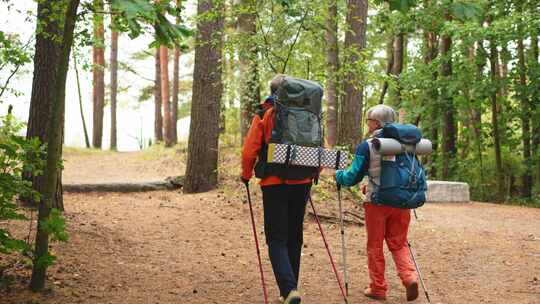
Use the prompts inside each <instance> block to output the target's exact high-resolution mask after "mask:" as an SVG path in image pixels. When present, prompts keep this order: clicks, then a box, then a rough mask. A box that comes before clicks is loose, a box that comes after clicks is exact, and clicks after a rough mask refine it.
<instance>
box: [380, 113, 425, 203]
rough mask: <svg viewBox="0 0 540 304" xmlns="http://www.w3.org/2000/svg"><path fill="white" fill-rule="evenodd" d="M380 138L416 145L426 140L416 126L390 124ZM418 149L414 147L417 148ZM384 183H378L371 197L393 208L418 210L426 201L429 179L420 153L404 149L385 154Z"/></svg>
mask: <svg viewBox="0 0 540 304" xmlns="http://www.w3.org/2000/svg"><path fill="white" fill-rule="evenodd" d="M378 137H382V138H392V139H395V140H397V141H399V142H400V143H401V144H404V145H413V146H415V145H416V144H417V143H418V142H420V139H422V133H421V131H420V130H419V129H418V128H417V127H416V126H414V125H410V124H398V123H391V124H386V125H385V126H384V127H383V129H382V133H381V135H379V136H378ZM413 151H414V149H413ZM380 178H381V179H380V184H379V185H377V184H376V183H375V182H374V181H373V180H372V181H371V182H372V183H373V184H374V185H375V191H374V192H373V194H372V197H371V200H372V202H374V203H377V204H382V205H387V206H391V207H397V208H404V209H415V208H418V207H421V206H422V205H424V203H425V201H426V191H427V181H426V180H427V178H426V172H425V170H424V167H423V166H422V164H421V163H420V161H419V160H418V157H417V156H416V153H414V152H403V153H400V154H397V155H395V156H390V157H388V156H383V155H381V177H380Z"/></svg>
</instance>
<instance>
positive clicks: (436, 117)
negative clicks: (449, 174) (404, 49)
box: [424, 32, 440, 179]
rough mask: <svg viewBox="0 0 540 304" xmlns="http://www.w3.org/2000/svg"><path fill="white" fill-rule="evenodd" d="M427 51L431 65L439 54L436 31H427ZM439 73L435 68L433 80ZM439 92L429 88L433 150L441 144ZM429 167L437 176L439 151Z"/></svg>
mask: <svg viewBox="0 0 540 304" xmlns="http://www.w3.org/2000/svg"><path fill="white" fill-rule="evenodd" d="M424 39H425V44H426V52H425V54H424V63H425V64H426V65H431V64H432V62H433V60H435V58H436V57H437V55H438V54H439V38H438V37H437V34H436V33H434V32H426V34H425V36H424ZM437 77H438V73H437V71H436V70H435V71H434V72H433V74H432V76H431V79H432V81H433V82H435V81H436V80H437ZM438 99H439V94H438V91H437V89H436V88H432V89H428V92H427V102H428V109H429V110H428V111H429V112H428V115H426V116H427V128H426V131H427V132H426V133H427V134H429V135H428V136H429V138H430V139H431V141H432V144H433V150H434V151H437V148H438V146H439V126H440V112H439V107H438V106H437V102H436V101H437V100H438ZM428 167H429V168H430V172H429V175H430V177H431V178H434V179H435V178H437V173H438V170H437V153H433V154H432V155H431V156H430V157H429V160H428Z"/></svg>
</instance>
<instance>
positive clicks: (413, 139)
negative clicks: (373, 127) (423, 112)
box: [381, 123, 422, 145]
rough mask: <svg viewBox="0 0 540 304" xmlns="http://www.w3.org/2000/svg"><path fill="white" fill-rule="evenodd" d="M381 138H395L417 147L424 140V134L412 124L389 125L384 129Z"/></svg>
mask: <svg viewBox="0 0 540 304" xmlns="http://www.w3.org/2000/svg"><path fill="white" fill-rule="evenodd" d="M381 137H383V138H393V139H395V140H397V141H399V142H401V143H404V144H408V145H416V144H417V143H418V142H420V140H421V139H422V132H421V131H420V129H418V127H417V126H415V125H412V124H400V123H388V124H386V125H384V127H383V128H382V134H381Z"/></svg>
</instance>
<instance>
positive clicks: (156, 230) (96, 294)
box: [0, 160, 540, 304]
mask: <svg viewBox="0 0 540 304" xmlns="http://www.w3.org/2000/svg"><path fill="white" fill-rule="evenodd" d="M104 161H105V160H104ZM117 161H118V160H117ZM66 164H69V161H68V162H67V163H66ZM69 170H70V166H69V165H67V166H66V171H68V172H69ZM68 172H66V174H70V173H68ZM123 172H124V173H125V174H129V173H132V172H127V171H126V170H124V171H123ZM79 174H82V173H81V172H79ZM73 176H74V175H73ZM252 187H253V188H257V187H256V186H255V184H254V183H253V182H252ZM253 199H254V202H255V212H256V221H257V228H258V232H259V240H260V241H261V243H262V244H263V245H262V246H263V247H262V250H261V252H262V254H263V264H264V265H263V266H264V272H265V276H266V280H267V284H268V285H269V294H270V299H271V303H278V302H277V290H276V287H275V282H274V279H273V275H272V272H271V268H270V263H269V262H268V259H267V255H266V247H265V245H264V241H263V240H264V237H263V234H262V232H263V231H262V210H261V203H260V193H259V192H258V191H255V193H254V198H253ZM65 200H66V201H65V205H66V208H67V209H68V210H67V212H66V217H67V218H68V219H69V223H68V231H69V233H70V236H71V240H70V242H69V243H66V244H60V245H55V246H54V251H55V252H56V254H57V255H58V259H59V261H60V262H59V264H58V265H56V266H54V267H52V269H51V271H50V283H51V284H50V285H51V286H52V288H51V291H49V292H48V293H44V294H43V295H38V296H36V295H31V294H30V293H28V292H24V291H22V290H21V288H22V286H23V285H22V284H15V285H14V286H12V289H11V291H10V292H8V293H6V296H5V297H4V295H2V297H0V303H37V302H28V301H29V300H30V299H33V300H35V301H39V302H38V303H263V298H262V290H261V285H260V278H259V272H258V268H257V260H256V254H255V247H254V242H253V238H252V232H251V228H250V222H249V209H248V205H247V204H246V203H244V202H243V201H244V193H243V188H242V187H241V186H240V185H238V186H237V187H236V188H230V187H223V188H220V189H219V190H216V191H213V192H209V193H204V194H197V195H185V194H182V193H180V192H149V193H136V194H115V193H109V194H102V193H94V194H67V195H66V196H65ZM316 201H317V204H318V205H319V207H320V208H324V207H325V204H334V203H335V202H334V201H333V200H325V202H324V203H323V202H322V200H317V199H316ZM418 215H419V220H418V221H415V220H413V223H412V225H411V229H410V231H411V233H410V239H411V241H412V244H413V247H414V249H415V250H416V252H417V255H418V261H419V263H420V266H421V269H422V271H423V275H424V277H425V280H426V283H427V285H428V288H429V291H430V295H431V298H432V303H540V209H530V208H522V207H512V206H500V205H493V204H483V203H472V204H440V205H439V204H429V205H427V206H425V207H422V208H421V209H420V210H418ZM324 228H325V232H326V234H327V237H328V239H329V242H330V246H331V248H332V250H333V255H334V257H335V258H336V259H338V260H339V258H340V238H339V229H338V226H337V225H335V224H331V223H325V224H324ZM346 237H347V244H348V261H349V272H350V301H349V303H373V301H369V300H368V299H367V298H365V297H364V296H362V290H363V288H364V287H365V286H366V285H367V284H368V276H367V269H366V254H365V231H364V228H362V227H358V226H356V225H348V226H347V227H346ZM304 242H305V246H304V247H305V248H304V250H303V260H302V262H303V264H302V270H301V279H300V281H301V283H300V285H301V293H302V294H303V295H304V298H303V301H302V303H317V304H319V303H321V304H322V303H343V301H342V300H341V298H340V293H339V289H338V287H337V284H336V282H335V278H334V276H333V273H332V271H331V269H330V265H329V263H328V257H327V255H326V252H325V249H324V244H323V242H322V240H321V237H320V234H319V231H318V229H317V225H316V223H315V222H314V221H313V220H312V219H307V220H306V223H305V241H304ZM387 254H388V252H387ZM387 259H388V262H390V263H387V265H388V269H387V277H388V279H389V284H390V291H389V294H388V296H389V299H388V300H387V301H386V303H405V299H404V289H403V287H402V286H400V284H399V280H398V278H397V276H396V272H395V269H394V266H393V265H392V263H391V260H390V256H389V255H387ZM0 262H1V261H0ZM22 283H24V282H22ZM2 292H3V291H2ZM415 303H427V301H426V300H425V298H423V297H420V299H419V300H417V301H416V302H415Z"/></svg>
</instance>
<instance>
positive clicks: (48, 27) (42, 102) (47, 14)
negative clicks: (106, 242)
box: [22, 1, 64, 210]
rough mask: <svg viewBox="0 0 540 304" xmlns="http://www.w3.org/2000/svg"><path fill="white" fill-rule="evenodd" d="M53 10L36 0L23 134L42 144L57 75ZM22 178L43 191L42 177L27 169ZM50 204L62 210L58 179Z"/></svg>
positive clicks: (29, 203) (58, 27) (57, 34)
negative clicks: (26, 116) (32, 68)
mask: <svg viewBox="0 0 540 304" xmlns="http://www.w3.org/2000/svg"><path fill="white" fill-rule="evenodd" d="M57 14H63V12H62V11H61V7H60V6H58V5H53V3H52V2H49V1H40V2H38V10H37V20H38V22H37V29H36V46H35V54H34V78H33V80H32V94H31V99H30V111H29V114H28V127H27V129H26V138H27V139H31V138H35V137H37V138H38V139H39V141H40V142H41V144H46V143H47V142H48V140H49V137H48V133H47V130H48V129H49V124H50V121H51V107H52V100H54V97H55V89H56V81H57V78H55V77H51V75H55V74H56V71H57V69H58V63H59V60H60V52H61V49H62V45H61V44H60V43H58V41H56V38H57V37H61V35H62V31H61V25H60V24H59V23H58V22H59V21H58V20H57V18H56V15H57ZM24 175H25V176H24V178H25V179H26V180H28V181H31V182H32V188H33V189H34V190H35V191H37V192H39V193H43V192H44V191H45V183H46V180H45V177H44V176H42V175H40V176H33V175H32V173H31V172H27V173H25V174H24ZM61 178H62V173H61V172H58V179H59V180H60V181H61ZM22 199H23V203H24V204H25V205H27V206H31V207H34V206H36V204H40V202H38V201H34V199H33V198H32V197H23V198H22ZM53 207H54V208H57V209H59V210H64V202H63V195H62V183H61V182H59V183H58V186H57V189H56V197H55V199H54V205H53Z"/></svg>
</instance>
